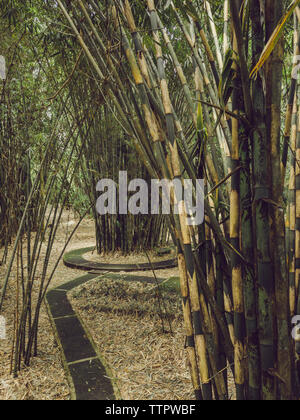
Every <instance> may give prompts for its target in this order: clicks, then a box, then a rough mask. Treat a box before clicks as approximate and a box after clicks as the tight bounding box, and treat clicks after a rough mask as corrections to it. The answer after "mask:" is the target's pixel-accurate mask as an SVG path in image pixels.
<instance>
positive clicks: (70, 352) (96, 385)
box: [46, 248, 174, 401]
mask: <svg viewBox="0 0 300 420" xmlns="http://www.w3.org/2000/svg"><path fill="white" fill-rule="evenodd" d="M92 249H93V248H92ZM92 249H91V248H85V249H81V250H78V251H73V252H71V253H68V254H66V255H65V258H64V262H65V264H66V265H69V266H70V267H72V268H74V267H76V268H79V266H81V269H84V270H87V269H88V267H90V268H89V270H96V271H92V272H90V273H88V274H86V275H84V276H81V277H78V278H76V279H74V280H72V281H68V282H67V283H65V284H63V285H61V286H59V287H57V288H55V289H53V290H50V291H49V292H48V293H47V295H46V305H47V308H48V313H49V317H50V321H51V323H52V326H53V330H54V334H55V337H56V340H57V343H58V345H59V347H60V349H61V353H62V361H63V365H64V369H65V372H66V375H67V379H68V382H69V386H70V393H71V399H72V400H83V401H85V400H116V399H117V398H116V395H115V392H114V387H113V383H112V381H111V380H110V379H109V376H110V375H109V372H108V371H107V369H106V368H105V367H104V365H103V363H102V361H101V356H100V354H99V353H98V350H97V346H96V345H95V343H94V342H93V339H92V337H91V335H90V334H89V332H88V331H87V330H86V328H85V327H84V325H83V323H82V321H81V320H80V318H79V316H78V315H77V314H76V313H75V311H74V310H73V308H72V306H71V304H70V302H69V300H68V297H67V293H68V292H69V291H70V290H72V289H74V288H75V287H78V286H80V285H82V284H84V283H86V282H88V281H90V280H93V279H96V278H99V281H101V277H105V278H112V279H115V280H118V279H119V280H123V281H128V282H133V281H139V282H144V283H152V284H153V283H156V281H158V282H163V281H164V279H156V280H155V279H154V278H151V277H146V276H132V275H125V274H119V275H117V274H109V273H108V272H107V271H136V267H137V265H136V264H131V265H128V266H124V265H119V266H117V265H109V264H100V266H101V267H102V268H99V264H97V263H92V262H88V261H86V260H84V259H83V257H82V255H83V254H84V253H86V252H89V251H91V250H92ZM82 260H83V261H84V262H83V261H82ZM173 263H174V262H173ZM82 264H83V265H84V267H83V266H82ZM169 264H170V261H169V262H165V265H166V266H167V267H168V268H169V266H170V265H169ZM103 265H105V266H106V267H107V271H106V272H105V271H103V270H104V269H103ZM156 265H157V264H156ZM143 266H146V267H145V268H143V270H145V269H148V270H151V267H150V265H149V264H143ZM166 266H165V267H164V268H167V267H166ZM111 267H113V268H112V269H111ZM124 267H126V268H127V270H125V269H124ZM152 268H153V267H152ZM154 268H155V267H154ZM159 268H162V266H161V264H160V267H159ZM97 270H99V271H97Z"/></svg>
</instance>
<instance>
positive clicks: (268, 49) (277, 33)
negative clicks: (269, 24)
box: [250, 0, 300, 78]
mask: <svg viewBox="0 0 300 420" xmlns="http://www.w3.org/2000/svg"><path fill="white" fill-rule="evenodd" d="M299 3H300V0H294V1H293V2H292V3H291V4H290V6H289V7H288V10H287V12H286V13H285V15H284V16H283V17H282V18H281V19H280V21H279V23H278V25H277V26H276V28H275V30H274V32H273V34H272V35H271V38H270V39H269V41H268V43H267V45H266V46H265V49H264V50H263V52H262V54H261V56H260V59H259V61H258V63H257V64H256V65H255V67H254V68H253V70H252V72H251V73H250V78H251V77H254V76H256V75H257V73H258V71H259V70H260V69H261V68H262V67H263V65H264V64H265V62H266V61H267V59H268V58H269V57H270V55H271V54H272V52H273V50H274V48H275V47H276V45H277V43H278V41H279V40H280V37H281V35H282V32H283V30H284V26H285V24H286V22H287V21H288V19H289V18H290V17H291V15H292V14H293V12H294V10H295V8H296V7H297V6H298V4H299Z"/></svg>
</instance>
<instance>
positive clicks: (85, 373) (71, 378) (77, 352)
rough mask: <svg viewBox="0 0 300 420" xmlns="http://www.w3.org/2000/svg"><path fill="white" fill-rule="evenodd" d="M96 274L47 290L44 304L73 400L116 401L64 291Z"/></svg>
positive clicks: (93, 349) (87, 336) (106, 376)
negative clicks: (58, 347) (59, 350)
mask: <svg viewBox="0 0 300 420" xmlns="http://www.w3.org/2000/svg"><path fill="white" fill-rule="evenodd" d="M97 277H99V274H87V275H85V276H82V277H78V278H76V279H75V280H73V281H70V282H68V283H65V284H64V285H62V286H59V287H57V288H56V289H53V290H51V291H50V292H48V294H47V296H46V304H47V307H48V312H49V317H50V320H51V322H52V325H53V329H54V333H55V336H56V340H57V342H58V344H59V346H60V349H61V353H62V360H63V365H64V369H65V372H66V375H67V379H68V382H69V386H70V393H71V399H72V400H83V401H86V400H115V399H116V396H115V393H114V389H113V385H112V382H111V380H110V379H109V378H108V376H109V375H108V373H107V371H106V369H105V367H104V365H103V363H102V361H101V358H100V356H99V355H98V354H97V348H96V346H95V344H94V343H93V341H92V338H91V337H90V335H89V333H88V331H86V329H85V327H84V326H83V324H82V322H81V321H80V319H79V318H78V316H77V314H76V313H75V312H74V310H73V308H72V306H71V304H70V302H69V300H68V298H67V293H68V292H69V291H70V290H72V289H73V288H75V287H77V286H80V285H82V284H84V283H86V282H88V281H90V280H93V279H95V278H97Z"/></svg>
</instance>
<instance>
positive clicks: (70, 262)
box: [64, 247, 177, 272]
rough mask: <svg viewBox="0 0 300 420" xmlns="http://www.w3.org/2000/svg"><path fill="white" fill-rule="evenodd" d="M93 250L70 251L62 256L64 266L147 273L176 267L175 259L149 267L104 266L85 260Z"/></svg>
mask: <svg viewBox="0 0 300 420" xmlns="http://www.w3.org/2000/svg"><path fill="white" fill-rule="evenodd" d="M94 250H95V247H90V248H82V249H78V250H75V251H70V252H68V253H66V254H65V256H64V264H65V265H66V266H67V267H69V268H75V269H78V270H86V271H91V270H97V271H112V272H113V271H114V272H120V271H125V272H129V271H147V270H151V269H152V268H153V269H154V270H163V269H166V268H174V267H177V260H176V259H169V260H165V261H158V262H153V263H152V264H151V265H150V264H148V263H142V264H104V263H100V262H99V263H98V262H93V261H88V260H86V259H85V258H84V257H83V255H84V254H86V253H88V252H92V251H94Z"/></svg>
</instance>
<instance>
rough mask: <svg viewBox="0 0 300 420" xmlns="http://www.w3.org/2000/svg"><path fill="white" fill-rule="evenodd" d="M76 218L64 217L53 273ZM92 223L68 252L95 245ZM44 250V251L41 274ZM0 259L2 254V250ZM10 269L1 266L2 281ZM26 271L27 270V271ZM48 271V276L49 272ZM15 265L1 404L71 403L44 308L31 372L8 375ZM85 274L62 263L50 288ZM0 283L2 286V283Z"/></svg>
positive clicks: (1, 353)
mask: <svg viewBox="0 0 300 420" xmlns="http://www.w3.org/2000/svg"><path fill="white" fill-rule="evenodd" d="M74 220H75V218H74V215H73V214H71V213H67V212H66V213H64V216H63V219H62V222H61V225H60V228H59V232H58V235H57V238H56V241H55V243H54V248H53V253H52V255H51V260H50V270H51V268H52V267H53V266H54V264H55V263H56V261H57V258H58V257H59V255H60V253H61V251H62V249H63V246H64V244H65V241H66V237H67V235H68V234H69V233H70V231H71V230H72V229H73V227H74V225H75V221H74ZM93 226H94V225H93V222H92V221H91V220H84V221H83V223H82V225H81V226H80V228H79V229H78V231H77V233H76V234H75V236H74V237H73V239H72V243H71V244H70V246H69V249H74V248H80V247H88V246H93V245H94V244H95V240H94V238H95V234H94V227H93ZM44 255H45V249H43V251H42V256H41V263H40V264H39V270H40V271H41V268H42V261H43V257H44ZM0 256H1V250H0ZM6 268H7V266H5V265H4V266H0V279H1V280H3V278H4V275H5V272H6ZM24 269H26V267H24ZM50 270H49V272H50ZM16 273H17V268H16V264H15V265H14V268H13V271H12V274H11V277H10V281H9V287H8V291H7V297H6V300H5V304H4V307H3V313H2V315H4V316H5V318H6V324H7V337H6V340H0V400H68V399H69V387H68V383H67V380H66V378H65V374H64V370H63V368H62V365H61V359H60V352H59V349H58V347H57V345H56V343H55V340H54V336H53V333H52V329H51V325H50V322H49V319H48V314H47V312H46V308H45V307H44V306H43V308H42V312H41V319H40V333H39V353H38V357H36V358H34V359H33V360H32V364H31V366H30V367H29V368H24V369H23V370H22V371H21V373H20V375H19V376H18V378H12V376H11V375H10V374H9V370H10V358H11V347H12V340H13V335H14V334H13V331H14V312H15V296H16ZM81 274H82V272H81V271H78V270H70V269H69V268H67V267H65V266H64V264H63V263H62V262H60V264H59V266H58V268H57V271H56V274H55V276H54V279H53V281H52V284H51V286H50V288H53V287H56V286H58V285H60V284H63V283H65V282H66V281H68V280H71V279H73V278H75V277H78V276H80V275H81ZM1 280H0V285H2V281H1Z"/></svg>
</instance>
